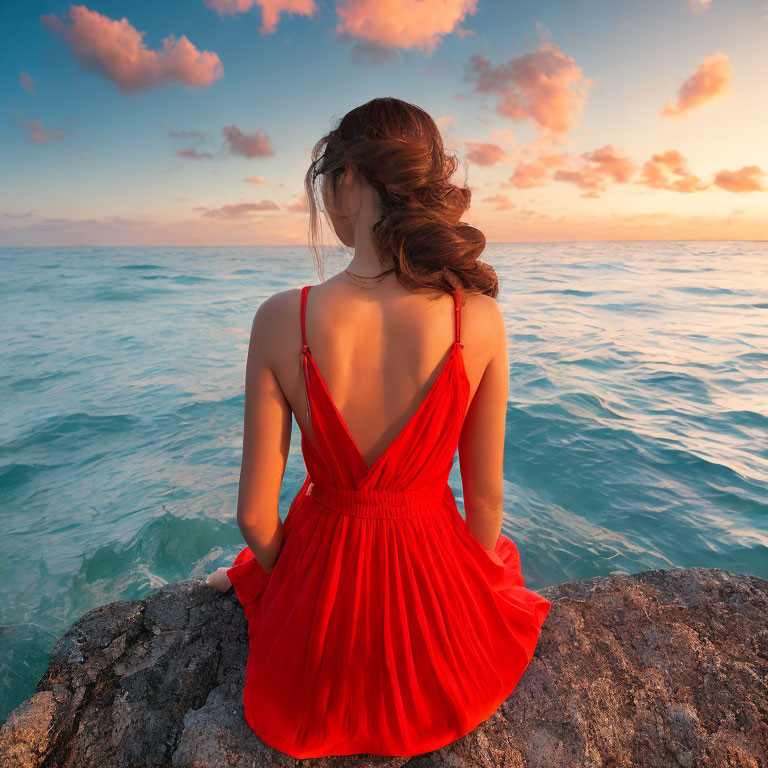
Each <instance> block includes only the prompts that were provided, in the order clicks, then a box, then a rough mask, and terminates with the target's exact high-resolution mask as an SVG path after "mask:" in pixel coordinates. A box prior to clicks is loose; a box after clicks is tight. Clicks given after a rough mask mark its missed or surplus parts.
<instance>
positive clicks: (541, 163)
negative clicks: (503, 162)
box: [509, 153, 571, 189]
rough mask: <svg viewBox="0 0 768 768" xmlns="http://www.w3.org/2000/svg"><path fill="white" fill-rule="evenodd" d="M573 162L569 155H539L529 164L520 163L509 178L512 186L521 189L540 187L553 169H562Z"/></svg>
mask: <svg viewBox="0 0 768 768" xmlns="http://www.w3.org/2000/svg"><path fill="white" fill-rule="evenodd" d="M570 162H571V158H570V156H569V155H566V154H563V153H555V154H549V155H539V157H537V158H536V159H535V160H531V161H530V162H528V163H520V164H519V165H518V166H517V167H516V168H515V172H514V173H513V174H512V175H511V176H510V177H509V180H510V182H511V183H512V186H514V187H519V188H520V189H528V188H529V187H540V186H542V184H543V183H544V178H545V177H546V175H547V174H548V173H549V172H550V171H551V170H552V169H553V168H562V167H563V166H567V165H568V164H569V163H570Z"/></svg>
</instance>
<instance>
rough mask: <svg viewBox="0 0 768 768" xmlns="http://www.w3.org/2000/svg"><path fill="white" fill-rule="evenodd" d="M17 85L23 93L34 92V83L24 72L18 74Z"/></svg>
mask: <svg viewBox="0 0 768 768" xmlns="http://www.w3.org/2000/svg"><path fill="white" fill-rule="evenodd" d="M19 85H20V86H21V87H22V88H23V89H24V90H25V91H29V92H30V93H34V92H35V81H34V80H33V79H32V78H31V77H30V76H29V75H28V74H27V73H26V72H21V73H19Z"/></svg>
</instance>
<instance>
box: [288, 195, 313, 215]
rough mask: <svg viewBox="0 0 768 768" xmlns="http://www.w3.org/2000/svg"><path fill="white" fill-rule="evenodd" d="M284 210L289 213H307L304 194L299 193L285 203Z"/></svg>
mask: <svg viewBox="0 0 768 768" xmlns="http://www.w3.org/2000/svg"><path fill="white" fill-rule="evenodd" d="M285 208H286V210H288V211H290V212H291V213H305V212H307V211H309V204H308V202H307V196H306V195H305V194H302V193H299V194H298V195H296V196H295V197H294V198H293V199H292V200H290V201H289V202H288V203H286V205H285Z"/></svg>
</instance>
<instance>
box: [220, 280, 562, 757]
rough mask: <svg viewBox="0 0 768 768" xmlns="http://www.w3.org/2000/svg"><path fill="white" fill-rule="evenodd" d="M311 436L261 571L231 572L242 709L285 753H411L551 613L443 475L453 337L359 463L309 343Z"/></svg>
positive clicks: (513, 676)
mask: <svg viewBox="0 0 768 768" xmlns="http://www.w3.org/2000/svg"><path fill="white" fill-rule="evenodd" d="M309 288H310V286H305V287H304V288H302V292H301V332H302V341H303V348H302V365H303V370H304V383H305V388H306V397H307V409H308V415H309V416H310V417H311V422H310V423H311V424H312V431H313V433H314V437H315V440H316V445H313V444H312V442H311V441H310V439H309V437H308V435H307V434H306V433H303V432H302V439H301V447H302V453H303V456H304V462H305V464H306V467H307V478H306V480H305V481H304V484H303V485H302V487H301V490H300V491H299V492H298V494H297V495H296V497H295V498H294V499H293V501H292V503H291V506H290V509H289V511H288V514H287V516H286V518H285V520H284V522H283V545H282V549H281V550H280V554H279V555H278V558H277V561H276V564H275V567H274V569H273V570H272V572H271V573H267V572H266V571H265V570H264V569H263V568H262V567H261V566H260V565H259V564H258V561H257V560H256V559H255V558H254V556H253V553H252V552H251V550H250V549H249V548H248V547H246V548H245V549H243V550H242V551H241V552H240V553H239V554H238V556H237V558H236V559H235V561H234V564H233V565H232V567H231V568H229V569H228V570H227V575H228V576H229V578H230V579H231V581H232V584H233V586H234V589H235V593H236V595H237V597H238V599H239V601H240V603H241V604H242V606H243V609H244V611H245V615H246V618H247V619H248V635H249V655H248V664H247V670H246V681H245V688H244V691H243V704H244V708H245V717H246V720H247V721H248V724H249V725H250V726H251V728H252V729H253V731H255V733H256V734H257V735H258V736H259V737H260V738H261V739H262V741H264V742H265V743H266V744H268V745H270V746H272V747H275V748H276V749H278V750H280V751H281V752H284V753H287V754H288V755H291V756H292V757H295V758H308V757H321V756H328V755H348V754H362V753H367V754H373V755H387V756H413V755H417V754H421V753H423V752H429V751H432V750H435V749H439V748H440V747H443V746H445V745H446V744H449V743H450V742H452V741H454V740H456V739H458V738H459V737H461V736H464V735H465V734H466V733H469V731H471V730H473V729H474V728H475V727H476V726H477V725H478V724H480V723H482V722H483V721H484V720H487V719H488V718H489V717H490V716H491V715H493V713H494V712H495V711H496V709H497V708H498V707H499V705H500V704H501V703H502V702H503V701H504V700H505V699H506V698H507V697H508V696H509V695H510V693H511V692H512V690H513V689H514V687H515V686H516V684H517V682H518V680H519V678H520V676H521V675H522V673H523V671H524V670H525V668H526V667H527V666H528V664H529V662H530V660H531V657H532V656H533V652H534V649H535V647H536V643H537V641H538V638H539V633H540V630H541V626H542V624H543V623H544V620H545V619H546V617H547V614H548V613H549V609H550V607H551V606H550V603H549V601H548V600H546V599H545V598H544V597H542V596H540V595H538V594H537V593H535V592H533V591H531V590H529V589H527V588H526V587H525V586H524V583H523V575H522V573H521V570H520V557H519V554H518V550H517V547H516V546H515V544H514V543H513V541H512V540H511V539H509V538H507V537H506V536H504V535H503V534H502V535H500V536H499V538H498V541H497V542H496V546H495V547H494V549H493V550H492V551H489V550H487V549H485V547H483V545H482V544H480V542H479V541H477V539H475V537H474V536H473V535H472V534H471V533H470V532H469V529H468V528H467V526H466V523H465V522H464V518H463V517H462V516H461V514H460V513H459V511H458V509H457V507H456V501H455V499H454V496H453V492H452V490H451V488H450V487H449V485H448V475H449V473H450V471H451V467H452V465H453V461H454V456H455V454H456V448H457V446H458V440H459V433H460V432H461V427H462V423H463V420H464V414H465V411H466V406H467V399H468V396H469V388H470V387H469V381H468V379H467V375H466V372H465V370H464V363H463V358H462V347H463V345H462V344H461V343H460V342H459V327H460V306H461V299H460V297H459V294H458V293H456V294H454V302H455V315H454V317H455V341H454V342H453V344H452V345H451V350H450V353H449V355H448V358H447V360H446V362H445V364H444V366H443V368H442V369H441V371H440V373H439V375H438V377H437V379H436V380H435V382H434V384H433V385H432V387H431V388H430V390H429V392H428V393H427V395H426V397H425V398H424V400H423V402H422V403H421V405H420V406H419V408H418V410H417V411H416V413H415V414H414V415H413V417H412V418H411V420H410V421H409V422H408V423H407V424H406V425H405V427H403V429H402V430H401V432H400V433H399V434H398V435H397V437H396V438H395V439H394V440H393V441H392V443H391V444H390V445H389V447H388V448H387V450H386V451H385V452H384V454H382V455H381V456H380V457H379V458H378V459H377V460H376V461H375V462H374V463H373V464H372V466H370V467H369V466H367V464H366V461H365V459H364V458H363V456H362V454H361V452H360V450H359V448H358V447H357V445H356V443H355V441H354V439H353V438H352V435H351V434H350V432H349V430H348V429H347V427H346V425H345V424H344V421H343V420H342V418H341V415H340V413H339V411H338V409H337V408H336V406H335V404H334V403H333V401H332V399H331V397H330V394H329V391H328V388H327V386H326V384H325V382H324V381H323V378H322V376H321V375H320V371H319V370H318V368H317V366H316V364H315V361H314V359H313V358H312V355H311V353H310V351H309V347H308V346H307V343H306V330H305V307H306V301H307V293H308V291H309Z"/></svg>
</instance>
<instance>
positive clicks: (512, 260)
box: [0, 242, 768, 717]
mask: <svg viewBox="0 0 768 768" xmlns="http://www.w3.org/2000/svg"><path fill="white" fill-rule="evenodd" d="M484 258H485V260H487V261H489V262H490V263H491V264H493V265H494V266H495V268H496V270H497V273H498V275H499V279H500V283H501V292H500V296H499V299H498V301H499V304H500V306H501V307H502V309H503V310H504V314H505V316H506V320H507V329H508V334H509V348H510V359H511V386H510V395H509V398H510V399H509V405H508V409H507V448H506V453H505V479H506V502H505V520H504V528H503V530H504V532H505V533H506V534H507V535H508V536H510V537H511V538H512V539H513V540H514V541H515V542H516V543H517V545H518V547H519V549H520V552H521V556H522V562H523V573H524V575H525V578H526V583H527V585H528V586H530V587H531V588H533V589H539V588H541V587H544V586H547V585H550V584H555V583H559V582H562V581H565V580H568V579H577V578H583V577H589V576H594V575H598V574H607V573H609V572H611V571H614V570H624V571H628V572H630V573H634V572H637V571H642V570H646V569H648V568H667V567H670V566H672V565H681V566H686V567H688V566H706V567H717V568H727V569H729V570H733V571H737V572H741V573H751V574H755V575H758V576H762V577H765V578H768V243H744V242H648V243H552V244H516V245H489V246H488V248H487V250H486V253H485V257H484ZM334 264H335V269H333V270H332V271H331V272H330V273H329V274H333V271H336V269H338V268H340V267H341V266H343V262H342V261H341V260H338V258H337V260H336V261H335V262H334ZM0 275H1V277H0V322H1V324H2V329H3V333H2V346H0V403H1V404H2V410H1V412H0V515H1V516H2V528H3V531H4V535H3V536H2V539H0V541H1V542H2V543H1V544H0V547H1V549H0V564H1V566H0V567H1V568H2V572H1V574H0V575H1V576H2V582H3V598H4V599H3V600H2V603H1V604H0V632H1V633H2V655H1V658H0V672H1V673H2V674H1V675H0V679H1V680H2V700H1V701H0V708H1V709H2V712H0V715H2V716H3V717H4V716H5V715H6V714H7V712H8V711H10V709H11V708H12V707H13V706H15V705H16V704H18V703H19V702H20V701H22V700H23V699H25V698H27V697H28V696H30V695H31V694H32V692H33V690H34V686H35V684H36V682H37V680H38V679H39V677H40V676H41V674H42V673H43V671H44V670H45V667H46V665H47V661H48V654H49V653H50V651H51V649H52V647H53V644H54V642H55V640H56V638H57V637H58V636H59V635H61V634H62V633H63V632H64V631H66V630H67V629H68V628H69V627H70V626H71V624H72V623H73V622H74V621H75V620H76V619H77V618H78V617H79V616H80V615H81V614H82V613H83V612H85V611H87V610H88V609H90V608H92V607H94V606H97V605H100V604H103V603H106V602H109V601H112V600H120V599H136V598H141V597H143V596H145V595H146V594H147V593H148V592H149V591H150V590H152V589H154V588H156V587H158V586H160V585H162V584H165V583H167V582H171V581H175V580H178V579H183V578H186V577H189V576H203V575H204V574H206V573H207V572H209V571H211V570H213V569H214V568H216V567H218V566H219V565H225V564H229V563H230V562H231V559H232V558H233V557H234V555H235V553H236V552H237V551H238V550H239V549H240V548H241V547H242V540H241V538H240V534H239V531H238V528H237V524H236V522H235V505H236V499H237V481H238V472H239V467H240V447H241V426H242V409H243V392H242V388H243V376H244V368H245V359H246V351H247V345H248V334H249V329H250V324H251V320H252V318H253V313H254V312H255V310H256V308H257V307H258V305H259V303H260V302H261V301H262V300H263V299H264V298H265V297H267V296H268V295H270V294H272V293H274V292H275V291H279V290H283V289H286V288H292V287H298V286H301V285H303V284H305V283H314V282H317V276H316V274H315V273H314V271H313V267H312V262H311V258H310V255H309V252H308V250H307V249H305V248H299V247H296V248H267V247H265V248H217V249H206V248H201V249H185V248H178V249H169V248H159V249H149V248H140V249H122V250H120V249H95V248H91V249H3V250H0ZM299 436H300V435H299V431H298V427H297V426H296V425H295V423H294V433H293V440H292V449H291V454H290V457H289V461H288V467H287V471H286V477H285V483H284V488H283V492H282V494H281V514H282V515H283V516H284V515H285V513H286V511H287V508H288V504H289V503H290V501H291V499H292V498H293V496H294V495H295V493H296V492H297V490H298V488H299V486H300V485H301V482H302V480H303V478H304V470H303V464H302V460H301V454H300V450H299ZM452 485H453V487H454V491H455V493H456V496H457V499H458V501H459V503H460V506H461V486H460V478H459V475H458V462H456V465H455V467H454V475H453V476H452Z"/></svg>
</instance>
